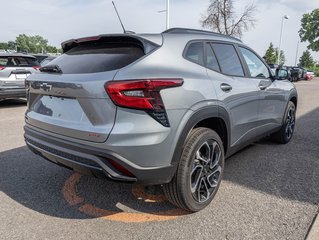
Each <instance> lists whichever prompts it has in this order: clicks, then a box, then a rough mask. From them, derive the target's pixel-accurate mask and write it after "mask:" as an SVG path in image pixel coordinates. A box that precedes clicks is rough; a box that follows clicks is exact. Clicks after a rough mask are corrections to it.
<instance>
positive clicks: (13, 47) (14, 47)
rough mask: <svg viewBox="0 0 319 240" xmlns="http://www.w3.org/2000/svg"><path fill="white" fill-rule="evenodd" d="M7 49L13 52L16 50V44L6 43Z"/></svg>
mask: <svg viewBox="0 0 319 240" xmlns="http://www.w3.org/2000/svg"><path fill="white" fill-rule="evenodd" d="M8 49H10V50H15V49H16V43H15V42H14V41H9V42H8Z"/></svg>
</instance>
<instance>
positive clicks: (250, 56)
mask: <svg viewBox="0 0 319 240" xmlns="http://www.w3.org/2000/svg"><path fill="white" fill-rule="evenodd" d="M239 49H240V51H241V53H242V54H243V56H244V58H245V61H246V63H247V66H248V69H249V72H250V76H251V77H253V78H269V77H270V74H269V70H268V68H267V67H266V65H265V64H264V63H263V62H262V61H261V60H260V58H259V57H257V55H256V54H255V53H253V52H252V51H250V50H248V49H246V48H243V47H239Z"/></svg>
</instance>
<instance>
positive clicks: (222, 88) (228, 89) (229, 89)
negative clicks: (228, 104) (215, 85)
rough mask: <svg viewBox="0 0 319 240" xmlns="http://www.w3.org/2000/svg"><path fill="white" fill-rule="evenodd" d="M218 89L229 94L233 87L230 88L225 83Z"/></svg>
mask: <svg viewBox="0 0 319 240" xmlns="http://www.w3.org/2000/svg"><path fill="white" fill-rule="evenodd" d="M220 88H221V90H223V91H224V92H230V91H231V90H233V87H232V86H230V85H229V84H227V83H222V84H221V85H220Z"/></svg>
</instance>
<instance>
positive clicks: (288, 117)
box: [271, 102, 296, 144]
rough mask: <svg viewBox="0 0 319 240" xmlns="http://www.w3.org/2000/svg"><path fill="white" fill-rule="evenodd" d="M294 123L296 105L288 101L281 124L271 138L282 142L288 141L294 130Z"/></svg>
mask: <svg viewBox="0 0 319 240" xmlns="http://www.w3.org/2000/svg"><path fill="white" fill-rule="evenodd" d="M295 125H296V106H295V104H294V103H293V102H289V103H288V106H287V109H286V112H285V117H284V121H283V125H282V126H281V129H280V130H279V131H278V132H276V133H275V134H273V135H272V136H271V138H272V140H274V141H276V142H278V143H282V144H286V143H288V142H290V140H291V139H292V136H293V134H294V131H295Z"/></svg>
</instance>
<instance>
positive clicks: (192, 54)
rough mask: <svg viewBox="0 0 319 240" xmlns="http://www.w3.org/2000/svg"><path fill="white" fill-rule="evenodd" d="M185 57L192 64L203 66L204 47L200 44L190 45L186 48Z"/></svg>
mask: <svg viewBox="0 0 319 240" xmlns="http://www.w3.org/2000/svg"><path fill="white" fill-rule="evenodd" d="M185 57H186V58H187V59H189V60H191V61H192V62H195V63H198V64H200V65H204V45H203V43H202V42H195V43H191V44H190V45H189V46H188V49H187V51H186V54H185Z"/></svg>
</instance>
